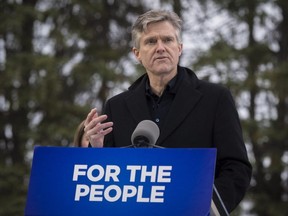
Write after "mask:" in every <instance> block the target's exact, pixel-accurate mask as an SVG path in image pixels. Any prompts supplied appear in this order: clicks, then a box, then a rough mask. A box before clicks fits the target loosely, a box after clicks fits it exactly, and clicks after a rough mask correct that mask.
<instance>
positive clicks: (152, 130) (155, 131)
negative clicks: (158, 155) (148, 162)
mask: <svg viewBox="0 0 288 216" xmlns="http://www.w3.org/2000/svg"><path fill="white" fill-rule="evenodd" d="M159 135H160V130H159V127H158V126H157V124H155V123H154V122H153V121H151V120H143V121H141V122H139V124H138V125H137V127H136V128H135V130H134V132H133V133H132V136H131V142H132V146H133V147H135V148H153V147H156V148H163V147H161V146H157V145H155V143H156V141H157V139H158V137H159Z"/></svg>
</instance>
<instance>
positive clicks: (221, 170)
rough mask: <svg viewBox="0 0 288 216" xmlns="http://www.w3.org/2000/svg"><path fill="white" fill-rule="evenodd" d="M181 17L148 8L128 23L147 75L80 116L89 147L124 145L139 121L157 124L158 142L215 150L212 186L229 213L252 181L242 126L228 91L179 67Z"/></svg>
mask: <svg viewBox="0 0 288 216" xmlns="http://www.w3.org/2000/svg"><path fill="white" fill-rule="evenodd" d="M181 24H182V21H181V19H180V18H179V17H178V15H177V14H175V13H174V12H168V11H158V10H152V11H148V12H146V13H145V14H143V15H141V16H139V17H138V19H137V20H136V22H135V24H134V25H133V27H132V42H133V48H132V51H133V53H134V55H135V56H136V58H137V59H138V61H139V62H140V64H142V65H143V67H144V68H145V70H146V73H145V74H144V75H142V76H141V77H140V78H138V79H137V80H136V81H135V82H134V83H133V84H132V85H131V86H130V88H129V89H128V90H127V91H125V92H123V93H120V94H118V95H116V96H114V97H112V98H111V99H109V100H108V101H107V102H106V104H105V110H104V113H103V114H100V113H98V112H97V109H96V108H94V109H92V110H91V111H90V113H89V114H88V115H87V118H86V120H85V123H84V124H85V132H86V134H87V136H88V138H89V142H90V145H91V146H92V147H103V146H104V147H123V146H128V145H130V144H131V134H132V133H133V131H134V129H135V128H136V126H137V124H138V123H139V122H140V121H142V120H146V119H148V120H152V121H154V122H155V123H156V124H157V125H158V126H159V128H160V136H159V138H158V140H157V142H156V145H157V146H162V147H165V148H213V147H215V148H217V161H216V169H215V181H214V183H215V186H216V188H217V189H218V192H219V194H220V195H221V198H222V200H223V202H224V204H225V206H226V208H227V210H228V212H231V211H232V210H233V209H235V208H236V207H237V205H238V204H239V203H240V201H241V200H242V199H243V197H244V195H245V193H246V190H247V188H248V187H249V183H250V179H251V172H252V168H251V164H250V162H249V160H248V157H247V151H246V148H245V145H244V141H243V136H242V129H241V125H240V121H239V116H238V113H237V110H236V107H235V103H234V100H233V98H232V95H231V93H230V91H229V90H228V89H227V88H225V87H223V86H220V85H217V84H212V83H208V82H206V81H202V80H199V79H198V78H197V76H196V75H195V73H194V72H193V71H192V70H190V69H188V68H185V67H182V66H180V65H179V57H180V55H181V53H182V46H183V45H182V42H181Z"/></svg>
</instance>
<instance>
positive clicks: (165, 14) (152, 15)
mask: <svg viewBox="0 0 288 216" xmlns="http://www.w3.org/2000/svg"><path fill="white" fill-rule="evenodd" d="M161 21H168V22H169V23H171V24H172V25H173V27H174V28H175V30H176V39H177V41H178V43H182V42H181V30H182V20H181V19H180V17H179V16H178V15H177V14H176V13H174V12H172V11H164V10H150V11H148V12H146V13H144V14H142V15H140V16H139V17H138V19H137V20H136V22H135V23H134V25H133V26H132V43H133V46H134V47H136V48H137V49H138V48H139V46H140V44H139V40H140V36H141V33H143V32H145V31H146V30H147V26H148V25H149V24H150V23H157V22H161Z"/></svg>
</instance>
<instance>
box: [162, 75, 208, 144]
mask: <svg viewBox="0 0 288 216" xmlns="http://www.w3.org/2000/svg"><path fill="white" fill-rule="evenodd" d="M181 72H183V73H185V75H184V79H183V80H182V83H181V86H180V88H179V89H178V92H177V93H176V96H175V98H174V101H173V103H172V105H171V107H170V110H169V112H168V114H167V117H166V120H165V122H164V124H163V127H162V129H161V132H160V137H159V139H158V141H157V145H161V143H163V142H164V141H165V139H166V138H167V137H168V136H169V135H170V134H171V133H172V132H173V131H174V130H175V129H176V128H178V127H179V125H180V124H181V122H182V121H183V120H184V119H185V118H186V116H187V115H188V114H189V113H190V112H191V111H192V110H193V108H194V106H195V105H196V104H197V102H198V101H199V100H200V98H201V97H202V93H201V92H199V91H198V90H197V89H196V87H197V80H198V79H197V77H196V76H195V77H193V78H192V79H193V80H191V77H189V76H188V75H187V74H186V72H184V71H181Z"/></svg>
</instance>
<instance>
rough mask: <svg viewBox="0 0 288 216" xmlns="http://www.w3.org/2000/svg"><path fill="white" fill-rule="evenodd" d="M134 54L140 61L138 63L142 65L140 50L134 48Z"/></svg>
mask: <svg viewBox="0 0 288 216" xmlns="http://www.w3.org/2000/svg"><path fill="white" fill-rule="evenodd" d="M132 52H133V53H134V55H135V57H136V58H137V59H138V61H139V62H140V63H141V56H140V52H139V50H138V49H137V48H136V47H133V48H132Z"/></svg>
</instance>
